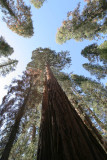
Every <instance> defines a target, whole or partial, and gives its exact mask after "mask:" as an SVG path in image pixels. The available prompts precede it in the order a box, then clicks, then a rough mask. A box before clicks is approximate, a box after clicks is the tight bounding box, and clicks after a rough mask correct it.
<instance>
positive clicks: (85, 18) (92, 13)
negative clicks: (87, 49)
mask: <svg viewBox="0 0 107 160" xmlns="http://www.w3.org/2000/svg"><path fill="white" fill-rule="evenodd" d="M106 13H107V1H106V0H94V1H89V3H87V5H85V7H84V9H83V11H82V13H80V4H79V5H78V6H77V8H76V9H75V10H74V11H73V12H72V11H70V12H68V14H67V19H66V20H65V21H63V23H62V26H61V27H60V28H59V29H58V31H57V35H56V41H57V43H59V44H62V43H64V42H66V41H67V40H69V39H75V40H76V41H82V40H84V39H88V40H92V39H95V37H97V38H99V37H100V33H103V34H106V33H107V28H106V23H107V18H106Z"/></svg>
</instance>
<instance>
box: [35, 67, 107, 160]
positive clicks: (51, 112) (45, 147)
mask: <svg viewBox="0 0 107 160" xmlns="http://www.w3.org/2000/svg"><path fill="white" fill-rule="evenodd" d="M88 144H89V145H88ZM105 158H106V153H105V152H104V151H103V150H102V148H101V146H100V145H99V144H98V142H97V141H96V139H95V138H94V137H93V136H92V134H91V133H90V131H89V130H88V129H87V127H86V126H85V125H84V124H83V122H82V120H81V119H80V117H79V116H78V114H77V113H76V111H75V110H74V108H73V106H72V105H71V104H70V102H69V100H68V98H67V97H66V95H65V93H64V92H63V90H62V89H61V87H60V86H59V84H58V82H57V80H56V79H55V77H54V75H53V73H52V71H51V69H50V67H49V65H48V64H47V66H46V80H45V88H44V94H43V102H42V117H41V126H40V137H39V145H38V154H37V160H43V159H47V160H48V159H49V160H51V159H55V160H57V159H58V160H59V159H61V160H63V159H64V160H71V159H72V160H73V159H74V160H76V159H78V160H80V159H87V160H88V159H93V160H94V159H99V160H100V159H105Z"/></svg>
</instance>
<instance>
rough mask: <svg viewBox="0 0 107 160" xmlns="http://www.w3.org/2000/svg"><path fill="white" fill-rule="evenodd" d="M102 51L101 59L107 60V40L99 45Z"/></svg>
mask: <svg viewBox="0 0 107 160" xmlns="http://www.w3.org/2000/svg"><path fill="white" fill-rule="evenodd" d="M98 49H99V52H100V59H101V60H105V63H106V62H107V41H104V43H102V44H101V45H100V46H98Z"/></svg>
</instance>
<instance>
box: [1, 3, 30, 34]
mask: <svg viewBox="0 0 107 160" xmlns="http://www.w3.org/2000/svg"><path fill="white" fill-rule="evenodd" d="M0 6H1V7H0V8H1V9H2V12H3V13H4V17H3V20H4V21H5V22H6V24H7V26H8V27H9V29H11V30H12V31H13V32H15V33H17V34H19V35H21V36H24V37H31V36H32V35H33V24H32V20H31V11H30V7H28V6H26V5H25V3H24V2H23V0H17V2H16V3H15V2H14V1H13V0H12V1H9V0H0Z"/></svg>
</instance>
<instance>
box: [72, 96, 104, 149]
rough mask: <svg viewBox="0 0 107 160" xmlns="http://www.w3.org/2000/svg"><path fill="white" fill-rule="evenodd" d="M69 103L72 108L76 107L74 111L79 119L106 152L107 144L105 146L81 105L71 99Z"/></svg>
mask: <svg viewBox="0 0 107 160" xmlns="http://www.w3.org/2000/svg"><path fill="white" fill-rule="evenodd" d="M70 101H71V103H72V104H73V105H74V106H75V105H76V106H78V107H77V108H75V110H76V111H77V113H78V114H79V115H80V117H81V118H82V117H83V118H82V120H83V122H84V124H85V125H86V126H87V127H88V128H89V129H90V131H91V132H92V134H93V135H94V136H95V138H97V139H98V141H99V142H100V143H101V145H102V146H103V148H104V149H105V151H107V144H106V142H105V140H104V139H103V137H102V136H101V135H100V133H99V132H98V130H97V129H96V127H95V126H94V125H93V123H92V122H91V120H90V118H89V116H88V115H87V114H86V113H85V112H84V110H83V109H82V107H81V105H79V104H78V102H77V101H76V100H75V99H74V98H71V99H70Z"/></svg>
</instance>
